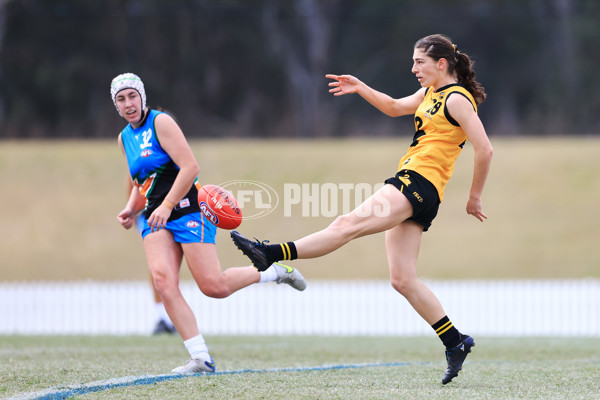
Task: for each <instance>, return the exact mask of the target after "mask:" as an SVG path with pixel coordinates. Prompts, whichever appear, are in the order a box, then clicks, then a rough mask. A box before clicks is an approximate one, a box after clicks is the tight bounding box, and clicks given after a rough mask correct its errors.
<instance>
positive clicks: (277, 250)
mask: <svg viewBox="0 0 600 400" xmlns="http://www.w3.org/2000/svg"><path fill="white" fill-rule="evenodd" d="M265 252H266V253H267V258H268V259H269V260H275V261H280V260H295V259H296V258H298V253H297V252H296V245H295V244H294V242H287V243H279V244H269V245H267V246H266V249H265Z"/></svg>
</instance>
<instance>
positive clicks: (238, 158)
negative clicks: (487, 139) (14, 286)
mask: <svg viewBox="0 0 600 400" xmlns="http://www.w3.org/2000/svg"><path fill="white" fill-rule="evenodd" d="M409 141H410V139H409V138H398V139H373V140H370V139H343V140H341V139H340V140H320V141H278V140H270V141H252V140H246V141H237V140H228V141H215V140H212V141H194V142H192V147H193V150H194V152H195V154H196V156H197V158H198V159H199V163H200V167H201V174H200V181H201V183H204V184H207V183H215V184H219V183H221V182H226V181H230V180H256V181H260V182H263V183H265V184H267V185H269V186H271V187H272V188H273V189H274V190H276V191H277V192H279V194H280V195H281V193H282V191H283V187H284V184H285V183H320V184H323V183H335V184H338V183H368V184H375V183H379V182H381V181H383V180H384V179H385V178H387V177H389V176H391V175H393V174H394V172H395V171H396V167H397V162H398V160H399V158H400V156H401V155H402V154H403V153H404V152H405V149H406V146H407V145H408V143H409ZM493 144H494V148H495V155H494V161H493V166H492V171H491V174H490V177H489V180H488V184H487V188H486V191H485V194H484V199H483V204H484V211H485V212H486V213H487V214H488V216H489V220H488V221H486V222H485V223H480V222H479V221H477V220H475V219H474V218H473V217H470V216H468V215H467V214H466V212H465V210H464V209H465V204H466V200H467V196H468V191H469V186H470V180H471V174H472V158H473V154H472V149H471V147H470V146H468V145H467V146H466V148H465V150H464V151H463V153H464V154H462V155H461V157H460V158H459V161H458V163H457V168H456V171H455V175H454V177H453V178H452V179H451V181H450V183H449V185H448V188H447V192H446V199H445V201H444V203H443V204H442V207H441V210H440V213H439V215H438V217H437V219H436V220H435V221H434V225H433V227H432V229H431V230H430V232H428V233H426V234H425V235H424V240H423V245H422V250H421V255H420V264H419V273H420V274H421V276H422V277H424V278H430V279H466V278H477V279H478V278H481V279H494V278H584V277H600V268H599V266H600V252H597V251H595V249H596V248H597V243H598V227H599V226H600V213H599V212H598V211H597V207H598V199H600V174H599V173H598V171H600V157H598V154H600V138H584V137H574V138H565V137H560V138H536V139H533V138H498V139H496V138H494V139H493ZM126 173H127V172H126V167H125V162H124V160H123V159H122V156H121V154H120V151H119V149H118V147H117V145H116V140H115V141H66V142H63V141H57V142H38V141H34V142H10V141H9V142H0V180H1V181H2V186H3V188H2V193H3V199H2V207H0V233H1V234H2V237H3V239H2V241H0V254H2V257H3V261H2V268H1V269H0V280H3V281H11V280H82V279H96V280H98V279H99V280H113V279H117V280H120V279H146V277H147V272H146V267H145V260H144V256H143V252H142V249H141V245H140V240H139V237H138V235H137V233H136V232H134V231H125V230H123V229H122V228H121V227H120V226H119V225H118V223H117V222H116V215H117V213H118V212H119V211H120V210H121V209H122V207H123V206H124V204H125V179H126ZM340 208H341V206H340ZM332 220H333V217H302V216H301V215H299V214H298V213H296V214H295V215H292V216H291V217H286V216H284V214H283V207H281V206H280V207H279V208H278V209H276V210H275V211H274V212H273V213H271V214H269V215H267V216H265V217H264V218H260V219H253V220H247V221H244V222H243V224H242V226H241V227H240V229H239V230H240V231H242V232H243V233H245V234H247V235H249V236H256V237H259V238H261V239H271V240H276V241H287V240H293V239H296V238H298V237H300V236H303V235H305V234H308V233H311V232H313V231H315V230H318V229H321V228H323V227H325V226H326V225H327V224H328V223H330V222H331V221H332ZM217 248H218V251H219V255H220V259H221V262H222V264H223V266H237V265H245V264H246V263H247V261H246V259H245V258H244V257H243V256H242V255H241V254H240V253H239V252H238V251H237V250H236V249H235V248H234V247H233V245H232V243H231V241H230V240H229V237H228V234H227V232H225V231H221V232H220V233H219V235H218V246H217ZM383 251H384V245H383V235H382V234H378V235H374V236H371V237H367V238H362V239H359V240H357V241H355V242H352V243H350V244H349V245H347V246H346V247H344V249H342V250H340V251H338V252H336V253H334V254H331V255H328V256H326V257H323V258H320V259H316V260H308V261H297V262H296V263H295V266H298V267H301V268H302V271H303V273H304V275H305V276H306V277H307V278H308V279H342V278H343V279H386V278H387V276H388V271H387V266H386V259H385V255H384V254H383ZM183 278H184V279H187V278H189V274H188V275H186V273H185V272H184V273H183Z"/></svg>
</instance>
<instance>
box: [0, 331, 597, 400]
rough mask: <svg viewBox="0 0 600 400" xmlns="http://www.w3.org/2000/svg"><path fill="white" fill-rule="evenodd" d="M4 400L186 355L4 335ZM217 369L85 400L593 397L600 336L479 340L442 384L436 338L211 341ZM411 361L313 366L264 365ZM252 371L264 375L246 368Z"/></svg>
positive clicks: (160, 345) (119, 341)
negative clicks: (460, 368) (210, 373)
mask: <svg viewBox="0 0 600 400" xmlns="http://www.w3.org/2000/svg"><path fill="white" fill-rule="evenodd" d="M1 339H2V340H0V361H1V362H0V376H1V377H2V379H0V397H2V398H5V397H11V396H16V395H18V394H23V393H31V392H36V391H40V390H44V389H49V388H53V387H62V388H65V387H66V386H68V385H78V384H86V383H90V382H95V381H101V380H108V379H111V378H118V377H124V376H140V375H162V374H166V373H169V371H170V370H171V368H173V367H175V366H177V365H179V364H180V363H182V362H183V361H185V359H186V357H187V355H186V352H185V350H184V349H183V346H182V344H181V341H180V339H179V338H178V337H165V336H163V337H142V336H138V337H130V336H129V337H102V336H100V337H95V336H42V337H37V336H27V337H23V336H5V337H2V338H1ZM207 343H208V344H209V347H210V349H211V354H212V355H213V357H214V358H215V361H216V362H217V368H218V370H219V371H238V373H233V374H224V375H213V376H195V377H187V378H182V379H175V380H170V381H166V382H158V383H152V384H149V385H140V386H133V387H123V388H115V389H110V390H105V391H102V392H97V393H90V394H87V395H84V396H81V398H85V399H105V398H106V399H109V398H110V399H115V398H117V399H140V398H149V399H165V398H174V399H175V398H176V399H198V398H207V399H398V398H402V399H465V398H471V399H523V398H527V399H591V398H597V396H598V393H599V392H598V388H599V386H598V382H600V339H599V338H477V346H476V347H475V348H474V350H473V353H472V354H471V355H470V356H469V358H468V359H467V362H466V363H465V366H464V369H463V371H462V372H461V374H460V375H459V376H458V377H457V378H456V379H455V380H454V381H453V382H451V383H450V384H448V385H446V386H443V385H441V383H440V379H441V376H442V373H443V370H444V368H445V363H444V360H443V351H442V346H441V344H440V343H439V341H438V340H437V339H435V338H434V337H433V336H431V337H410V338H404V337H399V338H394V337H314V336H307V337H294V336H290V337H276V336H270V337H246V336H241V337H233V336H220V337H207ZM364 363H406V365H400V366H378V367H363V368H347V369H332V370H313V371H310V370H309V371H301V370H292V371H264V370H268V369H281V368H292V369H299V368H303V367H317V366H333V365H353V364H364ZM248 369H252V370H263V371H262V372H242V371H245V370H248Z"/></svg>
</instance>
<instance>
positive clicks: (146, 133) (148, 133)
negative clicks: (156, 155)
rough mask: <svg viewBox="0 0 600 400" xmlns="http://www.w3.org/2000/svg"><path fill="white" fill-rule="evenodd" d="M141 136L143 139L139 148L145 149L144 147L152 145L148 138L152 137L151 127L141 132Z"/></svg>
mask: <svg viewBox="0 0 600 400" xmlns="http://www.w3.org/2000/svg"><path fill="white" fill-rule="evenodd" d="M142 138H143V140H144V142H143V143H141V144H140V149H142V150H143V149H145V148H146V147H152V143H150V140H151V139H152V129H148V130H147V131H144V132H143V133H142Z"/></svg>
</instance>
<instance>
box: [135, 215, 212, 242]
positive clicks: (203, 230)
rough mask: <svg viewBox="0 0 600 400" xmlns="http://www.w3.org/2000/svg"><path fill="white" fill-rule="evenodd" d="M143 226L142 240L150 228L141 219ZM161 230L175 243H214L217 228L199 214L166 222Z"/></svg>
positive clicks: (146, 222) (144, 219) (145, 220)
mask: <svg viewBox="0 0 600 400" xmlns="http://www.w3.org/2000/svg"><path fill="white" fill-rule="evenodd" d="M143 221H144V225H143V228H142V230H141V232H142V238H145V237H146V236H147V235H149V234H150V233H151V232H150V226H148V220H147V219H146V218H143ZM163 229H166V230H168V231H169V232H171V233H172V234H173V239H174V240H175V241H176V242H177V243H213V244H214V243H215V236H216V234H217V227H216V226H214V225H213V224H211V223H210V221H209V220H208V219H207V218H206V217H205V216H204V215H203V214H202V213H199V212H196V213H192V214H187V215H184V216H183V217H181V218H177V219H176V220H173V221H168V222H167V226H165V227H164V228H163Z"/></svg>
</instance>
